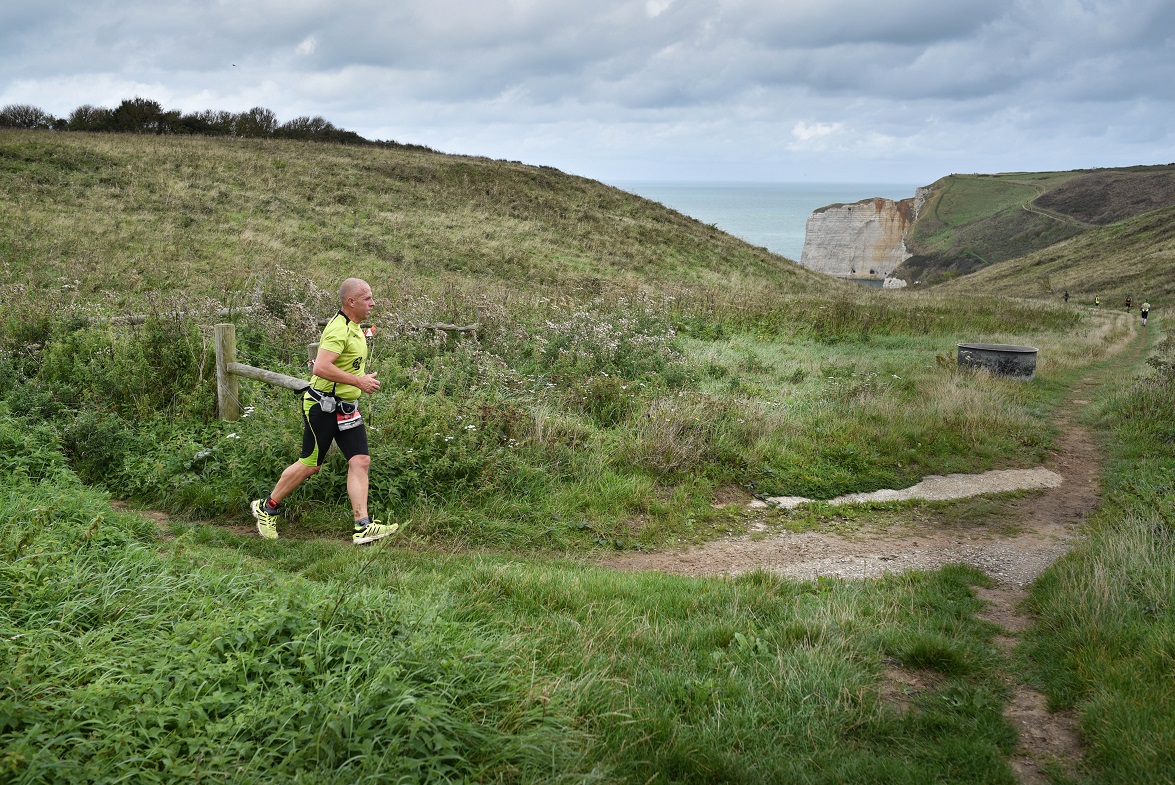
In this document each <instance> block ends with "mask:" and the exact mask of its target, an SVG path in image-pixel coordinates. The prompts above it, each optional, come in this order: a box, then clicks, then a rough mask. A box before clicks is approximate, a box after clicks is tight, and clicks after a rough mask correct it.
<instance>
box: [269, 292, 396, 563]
mask: <svg viewBox="0 0 1175 785" xmlns="http://www.w3.org/2000/svg"><path fill="white" fill-rule="evenodd" d="M374 308H375V297H374V296H372V294H371V287H370V286H368V285H367V282H366V281H362V280H360V279H358V278H348V279H347V280H345V281H343V285H342V286H341V287H340V289H339V312H338V313H337V314H335V315H334V317H333V318H331V320H330V321H329V322H327V325H326V327H325V329H323V331H322V338H320V339H319V342H318V356H317V357H316V358H315V360H314V371H313V375H312V376H311V377H310V387H309V388H308V389H307V390H306V392H305V393H304V394H303V396H302V421H303V424H304V426H305V427H304V430H303V433H302V456H301V458H299V459H298V460H297V461H295V462H294V463H292V464H290V465H289V466H288V467H286V470H285V471H283V472H282V475H281V477H280V478H279V479H278V481H277V485H275V486H274V488H273V490H272V491H271V492H270V494H269V496H268V498H265V499H255V500H254V501H253V503H252V504H251V505H250V506H251V508H252V511H253V517H254V518H256V519H257V531H258V533H260V535H261V536H262V537H264V538H265V539H267V540H276V539H277V522H278V516H279V515H280V514H281V511H280V505H281V503H282V500H283V499H285V498H286V497H287V496H289V495H290V494H291V493H293V492H294V490H295V489H296V488H297V487H298V486H300V485H301V484H302V483H303V482H305V481H306V480H307V479H308V478H310V477H311V476H313V475H315V474H317V473H318V470H319V469H320V468H322V462H323V460H324V459H325V458H326V452H327V450H329V449H330V445H331V442H335V443H337V444H338V445H339V449H340V450H342V451H343V456H344V457H345V458H346V459H347V496H348V497H349V498H350V500H351V509H352V512H353V513H354V516H355V527H354V529H353V531H352V534H351V542H352V543H354V544H355V545H366V544H367V543H369V542H374V541H376V540H378V539H381V538H383V537H387V536H388V535H389V534H392V533H393V532H395V531H396V529H398V528H400V527H399V525H398V524H395V523H391V524H384V523H380V522H379V521H378V520H372V519H371V516H370V515H369V514H368V511H367V489H368V477H369V474H368V473H369V471H370V468H371V456H370V455H369V453H368V448H367V429H366V427H365V426H364V425H363V416H362V415H361V414H360V413H359V396H360V395H362V394H363V393H367V394H369V395H370V394H371V393H374V392H376V391H377V390H378V389H379V380H378V379H376V378H375V373H367V372H366V364H367V339H366V338H365V337H364V335H363V328H362V327H361V326H360V323H361V322H362V321H363V320H364V319H366V318H367V317H368V316H369V315H371V312H372V310H373V309H374Z"/></svg>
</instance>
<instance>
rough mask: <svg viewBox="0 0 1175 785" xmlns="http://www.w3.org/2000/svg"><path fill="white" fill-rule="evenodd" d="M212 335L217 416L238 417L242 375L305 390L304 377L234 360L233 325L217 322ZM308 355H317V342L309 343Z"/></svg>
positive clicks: (222, 417)
mask: <svg viewBox="0 0 1175 785" xmlns="http://www.w3.org/2000/svg"><path fill="white" fill-rule="evenodd" d="M213 335H214V340H215V342H216V410H217V412H218V413H219V416H220V419H222V420H225V421H227V422H236V421H237V420H238V419H240V417H241V395H240V385H239V384H238V381H237V380H238V378H239V377H241V376H244V377H245V378H246V379H253V380H255V381H259V382H265V383H266V384H272V385H274V386H275V387H285V388H286V389H287V390H305V389H306V388H307V387H309V386H310V382H309V381H307V380H306V379H299V378H297V377H294V376H286V375H285V374H284V373H277V372H275V371H267V370H265V369H264V368H254V367H253V366H252V365H245V364H243V363H239V362H237V328H236V325H234V324H231V323H228V324H218V325H216V328H215V332H214V334H213ZM307 355H308V357H309V359H310V360H313V359H314V358H315V357H316V356H317V355H318V344H316V343H312V344H310V346H309V347H307Z"/></svg>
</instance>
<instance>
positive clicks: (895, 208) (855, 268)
mask: <svg viewBox="0 0 1175 785" xmlns="http://www.w3.org/2000/svg"><path fill="white" fill-rule="evenodd" d="M924 191H925V189H922V188H919V189H918V193H917V195H916V196H915V197H914V198H912V199H902V200H900V201H896V202H895V201H894V200H892V199H882V198H875V199H862V200H861V201H859V202H855V203H853V204H833V205H829V206H827V207H821V208H820V209H819V210H817V211H816V212H814V213H812V215H811V216H809V217H808V224H807V229H806V231H805V234H804V251H803V254H802V255H801V257H800V264H802V265H804V266H805V267H808V268H810V269H812V270H816V271H817V272H822V273H827V274H828V275H835V276H836V277H838V278H853V279H858V280H875V281H884V280H886V279H887V278H888V277H889V274H890V273H891V272H893V271H894V270H895V269H896V268H897V266H898V265H900V264H901V263H902V262H904V261H905V260H906V259H908V258H910V254H909V252H908V251H907V250H906V232H907V231H908V230H909V229H910V227H912V226H913V225H914V221H915V219H917V217H918V208H920V207H921V206H922V202H923V201H924V199H925V193H924ZM894 280H895V283H894V284H891V286H893V285H896V279H894Z"/></svg>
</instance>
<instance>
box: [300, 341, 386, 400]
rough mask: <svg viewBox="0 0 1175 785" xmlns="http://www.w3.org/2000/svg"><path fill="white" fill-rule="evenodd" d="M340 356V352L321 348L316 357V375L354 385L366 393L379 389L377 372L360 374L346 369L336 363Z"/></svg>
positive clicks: (330, 380)
mask: <svg viewBox="0 0 1175 785" xmlns="http://www.w3.org/2000/svg"><path fill="white" fill-rule="evenodd" d="M338 357H339V353H338V352H331V351H327V350H326V349H319V350H318V356H317V357H315V358H314V375H315V376H317V377H318V378H320V379H326V380H327V381H328V382H335V383H337V384H351V385H354V386H355V387H358V388H359V389H360V390H362V391H363V392H365V393H373V392H375V391H376V390H378V389H379V379H376V378H375V373H369V374H367V375H365V376H359V375H357V374H353V373H350V372H348V371H344V370H343V369H342V368H340V367H338V366H337V365H335V360H337V359H338Z"/></svg>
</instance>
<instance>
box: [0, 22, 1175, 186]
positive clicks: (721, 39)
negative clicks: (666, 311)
mask: <svg viewBox="0 0 1175 785" xmlns="http://www.w3.org/2000/svg"><path fill="white" fill-rule="evenodd" d="M136 95H137V96H142V97H144V98H152V99H154V100H156V101H159V102H160V103H161V104H163V106H164V107H165V108H167V109H180V110H183V111H185V112H189V111H196V110H201V109H227V110H231V111H243V110H246V109H249V108H251V107H254V106H263V107H267V108H269V109H272V110H273V111H274V112H275V113H276V114H277V117H278V120H279V121H286V120H289V119H292V118H294V117H297V116H301V115H309V116H314V115H321V116H323V117H325V118H326V119H327V120H330V121H331V122H333V123H334V124H335V125H337V126H340V127H342V128H346V129H348V130H352V131H356V132H358V133H359V134H361V135H363V136H365V137H367V138H370V139H394V140H396V141H401V142H413V143H417V144H424V145H427V146H429V147H432V148H435V149H437V150H441V151H444V152H452V153H464V154H471V155H485V156H489V157H491V158H506V159H512V160H520V161H523V162H526V163H530V164H546V165H549V166H554V167H557V168H559V169H562V170H564V171H567V172H571V173H574V174H579V175H584V176H587V177H592V178H595V179H599V180H603V181H604V182H608V183H617V182H623V181H633V180H683V181H783V182H787V181H809V182H897V183H916V184H927V183H930V182H932V181H934V180H936V179H937V178H939V177H941V176H943V175H946V174H950V173H952V172H1001V171H1022V170H1054V169H1074V168H1085V167H1096V166H1123V165H1130V164H1154V163H1169V162H1173V161H1175V2H1173V1H1172V0H886V2H876V0H802V1H801V0H180V1H178V2H172V1H171V0H3V3H2V4H0V105H5V104H11V103H29V104H33V105H36V106H39V107H40V108H41V109H44V110H45V111H47V112H50V113H52V114H54V115H57V116H68V114H69V113H70V112H71V111H72V110H73V109H74V108H76V107H77V106H79V105H82V104H93V105H96V106H108V107H114V106H117V105H118V103H119V102H120V101H121V100H123V99H124V98H130V97H134V96H136Z"/></svg>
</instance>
